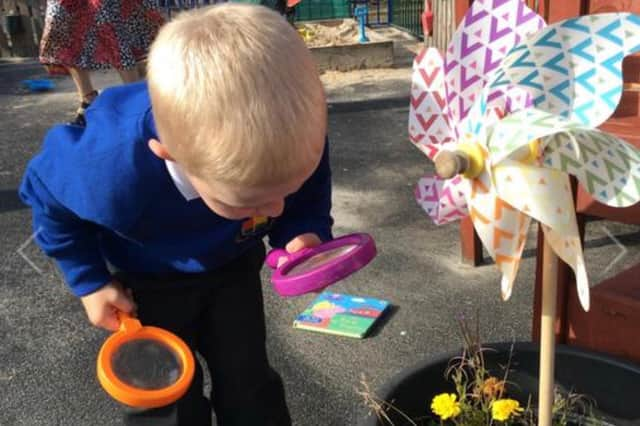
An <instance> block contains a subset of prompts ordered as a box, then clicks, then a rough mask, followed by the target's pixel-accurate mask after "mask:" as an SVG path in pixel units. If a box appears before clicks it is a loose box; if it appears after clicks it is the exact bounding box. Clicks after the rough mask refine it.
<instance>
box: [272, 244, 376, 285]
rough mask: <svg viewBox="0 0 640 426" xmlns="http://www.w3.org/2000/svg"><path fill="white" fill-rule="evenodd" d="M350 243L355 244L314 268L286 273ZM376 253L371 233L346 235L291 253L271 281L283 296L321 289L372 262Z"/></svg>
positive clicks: (274, 273)
mask: <svg viewBox="0 0 640 426" xmlns="http://www.w3.org/2000/svg"><path fill="white" fill-rule="evenodd" d="M350 245H353V246H355V248H354V249H352V250H351V251H349V252H347V253H345V254H343V255H341V256H338V257H336V258H335V259H332V260H330V261H328V262H327V263H325V264H322V265H321V266H319V267H317V268H315V269H313V270H310V271H308V272H304V273H302V274H297V275H295V276H291V277H288V276H287V273H288V272H289V271H291V270H292V269H293V268H295V267H296V266H298V265H300V264H302V263H304V262H305V261H307V260H308V259H309V258H311V257H313V256H316V255H318V254H321V253H324V252H326V251H329V250H333V249H336V248H339V247H344V246H350ZM376 254H377V250H376V245H375V242H374V241H373V238H372V237H371V236H370V235H368V234H350V235H345V236H343V237H339V238H336V239H335V240H331V241H328V242H326V243H324V244H321V245H319V246H317V247H313V248H307V249H305V250H302V251H300V252H297V253H293V254H289V255H288V260H287V262H286V263H285V264H284V265H282V266H280V267H279V268H277V269H276V270H275V271H274V272H273V275H272V276H271V282H272V283H273V287H274V289H275V291H276V293H278V294H279V295H280V296H282V297H292V296H300V295H302V294H306V293H310V292H313V291H318V290H321V289H323V288H325V287H327V286H329V285H331V284H333V283H335V282H337V281H340V280H342V279H343V278H345V277H347V276H349V275H351V274H353V273H354V272H356V271H358V270H360V269H362V268H363V267H364V266H366V265H367V264H368V263H369V262H371V260H372V259H373V258H374V257H375V256H376Z"/></svg>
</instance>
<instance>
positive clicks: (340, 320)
mask: <svg viewBox="0 0 640 426" xmlns="http://www.w3.org/2000/svg"><path fill="white" fill-rule="evenodd" d="M388 307H389V302H387V301H386V300H381V299H375V298H373V297H360V296H351V295H348V294H340V293H329V292H324V293H321V294H320V295H318V297H316V298H315V300H313V302H311V304H310V305H309V306H308V307H307V309H305V310H304V312H302V313H301V314H300V315H298V317H297V318H296V319H295V321H294V322H293V327H294V328H301V329H304V330H310V331H317V332H320V333H329V334H337V335H340V336H347V337H356V338H363V337H364V336H365V335H366V334H367V331H369V329H370V328H371V326H373V324H374V323H375V322H376V320H377V319H378V318H380V316H381V315H382V313H383V312H384V311H385V310H386V309H387V308H388Z"/></svg>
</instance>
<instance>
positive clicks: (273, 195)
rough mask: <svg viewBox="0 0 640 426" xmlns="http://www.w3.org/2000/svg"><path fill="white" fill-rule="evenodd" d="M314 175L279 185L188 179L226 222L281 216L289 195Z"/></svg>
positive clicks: (209, 205)
mask: <svg viewBox="0 0 640 426" xmlns="http://www.w3.org/2000/svg"><path fill="white" fill-rule="evenodd" d="M310 174H311V172H309V173H308V174H304V175H302V176H299V177H297V178H294V179H292V180H291V181H290V182H286V183H284V184H281V185H278V186H269V187H261V186H242V185H232V184H228V183H223V182H212V181H206V182H205V181H203V180H200V179H199V178H197V177H195V176H191V175H188V178H189V180H190V182H191V184H192V185H193V187H194V188H195V190H196V191H197V192H198V194H199V195H200V197H201V198H202V201H204V203H205V204H206V205H207V206H208V207H209V208H210V209H211V210H213V212H214V213H216V214H217V215H219V216H222V217H224V218H226V219H231V220H239V219H244V218H248V217H253V216H268V217H278V216H280V215H281V214H282V211H283V210H284V199H285V197H286V196H288V195H290V194H293V193H294V192H296V191H297V190H298V189H300V187H301V186H302V184H303V183H304V182H305V181H306V180H307V178H308V177H309V175H310Z"/></svg>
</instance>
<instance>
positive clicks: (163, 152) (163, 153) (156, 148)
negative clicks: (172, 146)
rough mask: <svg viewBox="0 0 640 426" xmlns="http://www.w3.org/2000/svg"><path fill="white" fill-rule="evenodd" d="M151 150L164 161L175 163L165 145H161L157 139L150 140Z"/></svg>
mask: <svg viewBox="0 0 640 426" xmlns="http://www.w3.org/2000/svg"><path fill="white" fill-rule="evenodd" d="M149 149H150V150H151V152H153V153H154V154H155V156H156V157H158V158H162V159H163V160H167V161H173V157H172V156H171V154H169V151H167V148H165V146H164V145H162V144H161V143H160V141H159V140H157V139H149Z"/></svg>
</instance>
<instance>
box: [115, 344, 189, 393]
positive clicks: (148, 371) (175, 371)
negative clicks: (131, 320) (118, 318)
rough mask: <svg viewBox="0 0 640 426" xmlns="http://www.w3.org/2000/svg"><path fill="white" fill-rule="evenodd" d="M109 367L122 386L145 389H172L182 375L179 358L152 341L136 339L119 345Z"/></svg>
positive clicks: (164, 346)
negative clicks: (170, 387) (124, 384)
mask: <svg viewBox="0 0 640 426" xmlns="http://www.w3.org/2000/svg"><path fill="white" fill-rule="evenodd" d="M111 368H112V370H113V372H114V374H115V375H116V376H117V377H118V379H119V380H120V381H122V382H123V383H126V384H127V385H129V386H133V387H135V388H139V389H145V390H155V389H163V388H166V387H168V386H171V385H173V384H174V383H175V382H176V381H177V380H178V378H179V377H180V375H181V374H182V365H181V363H180V361H179V358H178V356H177V355H176V354H175V353H174V351H173V350H172V349H171V348H169V347H168V346H166V345H164V344H163V343H162V342H160V341H158V340H154V339H135V340H130V341H128V342H125V343H123V344H122V345H120V347H118V349H116V351H115V353H114V354H113V356H112V358H111Z"/></svg>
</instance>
